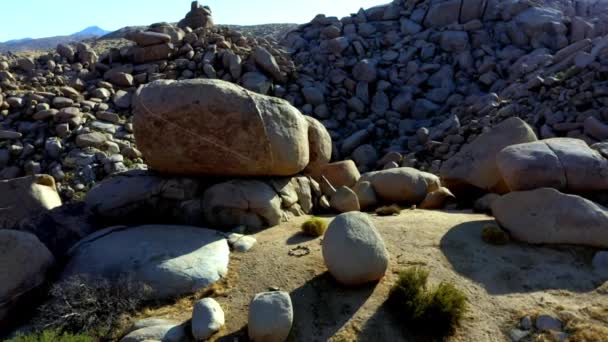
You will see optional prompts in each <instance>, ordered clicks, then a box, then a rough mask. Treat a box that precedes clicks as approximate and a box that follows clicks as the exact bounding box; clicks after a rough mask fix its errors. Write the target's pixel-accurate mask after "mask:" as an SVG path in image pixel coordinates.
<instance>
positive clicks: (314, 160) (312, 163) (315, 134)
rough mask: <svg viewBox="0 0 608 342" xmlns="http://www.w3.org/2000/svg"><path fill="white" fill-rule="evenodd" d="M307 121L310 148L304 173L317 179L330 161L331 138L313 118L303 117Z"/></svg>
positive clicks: (323, 127)
mask: <svg viewBox="0 0 608 342" xmlns="http://www.w3.org/2000/svg"><path fill="white" fill-rule="evenodd" d="M305 118H306V121H308V143H309V146H310V151H309V153H310V157H309V162H308V166H307V167H306V169H304V172H306V173H308V174H310V175H311V176H312V177H313V178H315V179H318V178H319V176H320V175H321V170H322V168H323V166H325V165H327V164H329V160H330V159H331V150H332V144H331V136H330V135H329V132H327V129H326V128H325V126H323V124H322V123H320V122H319V121H317V120H316V119H315V118H313V117H310V116H305Z"/></svg>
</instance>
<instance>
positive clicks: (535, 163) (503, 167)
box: [496, 138, 608, 192]
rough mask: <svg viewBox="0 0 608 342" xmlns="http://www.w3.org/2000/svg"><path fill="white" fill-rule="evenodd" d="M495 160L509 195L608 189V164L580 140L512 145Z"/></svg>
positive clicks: (607, 161)
mask: <svg viewBox="0 0 608 342" xmlns="http://www.w3.org/2000/svg"><path fill="white" fill-rule="evenodd" d="M496 160H497V164H498V168H499V170H500V173H501V175H502V176H503V179H504V181H505V183H506V185H507V187H508V188H509V189H510V190H511V191H521V190H531V189H536V188H543V187H551V188H555V189H558V190H563V191H571V192H587V191H601V190H606V189H608V160H607V159H606V158H604V157H603V156H602V155H601V154H600V153H599V152H597V151H595V150H593V149H591V148H589V146H587V144H586V143H585V142H584V141H582V140H578V139H572V138H553V139H547V140H541V141H538V142H531V143H524V144H518V145H513V146H509V147H507V148H505V149H503V150H502V151H501V152H500V153H499V154H498V155H497V157H496Z"/></svg>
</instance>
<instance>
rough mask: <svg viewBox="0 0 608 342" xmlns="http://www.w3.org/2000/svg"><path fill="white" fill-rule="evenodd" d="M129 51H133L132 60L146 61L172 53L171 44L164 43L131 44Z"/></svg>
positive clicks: (166, 56) (162, 57) (168, 55)
mask: <svg viewBox="0 0 608 342" xmlns="http://www.w3.org/2000/svg"><path fill="white" fill-rule="evenodd" d="M131 52H132V53H133V62H135V63H148V62H152V61H158V60H161V59H167V58H169V57H170V56H171V54H172V53H173V44H171V43H164V44H157V45H150V46H133V47H132V48H131Z"/></svg>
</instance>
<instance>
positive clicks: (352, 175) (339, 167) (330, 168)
mask: <svg viewBox="0 0 608 342" xmlns="http://www.w3.org/2000/svg"><path fill="white" fill-rule="evenodd" d="M321 175H322V176H323V177H325V178H327V180H328V181H329V183H330V184H331V185H333V186H334V187H336V188H337V187H341V186H347V187H349V188H350V187H352V186H353V185H355V183H357V181H358V180H359V178H360V177H361V174H360V173H359V169H357V165H355V162H353V161H352V160H344V161H340V162H335V163H331V164H327V165H325V166H323V167H322V168H321Z"/></svg>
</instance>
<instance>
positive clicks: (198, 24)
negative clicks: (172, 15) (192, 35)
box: [177, 1, 213, 30]
mask: <svg viewBox="0 0 608 342" xmlns="http://www.w3.org/2000/svg"><path fill="white" fill-rule="evenodd" d="M177 26H178V27H181V28H186V27H189V28H191V29H193V30H195V29H198V28H211V27H213V18H211V9H210V8H209V6H201V5H200V4H199V3H198V1H192V5H191V8H190V12H188V13H187V14H186V17H185V18H184V19H182V20H180V22H179V23H178V24H177Z"/></svg>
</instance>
